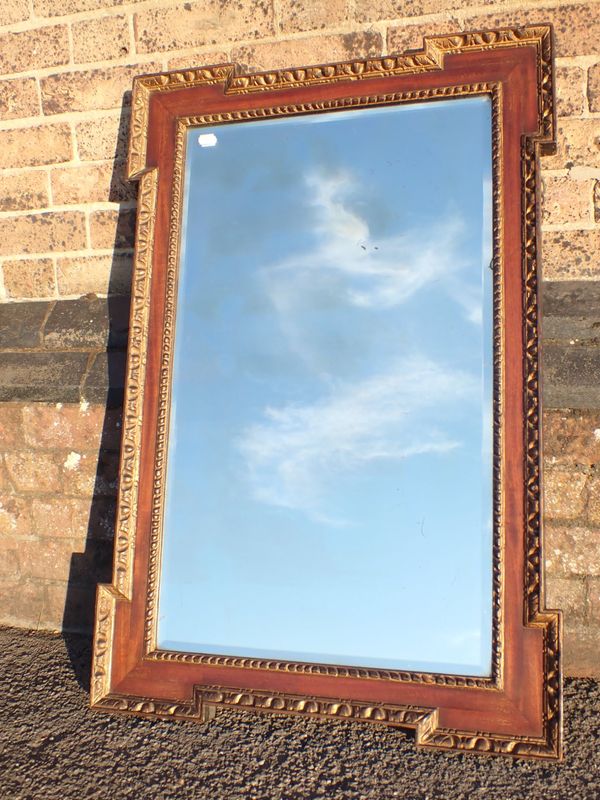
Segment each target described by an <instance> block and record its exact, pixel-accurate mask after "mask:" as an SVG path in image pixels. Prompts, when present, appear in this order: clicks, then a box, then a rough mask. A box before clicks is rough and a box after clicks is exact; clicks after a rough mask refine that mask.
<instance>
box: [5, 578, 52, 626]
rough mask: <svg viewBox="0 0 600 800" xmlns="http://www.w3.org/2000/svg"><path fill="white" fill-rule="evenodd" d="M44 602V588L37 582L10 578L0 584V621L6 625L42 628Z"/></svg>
mask: <svg viewBox="0 0 600 800" xmlns="http://www.w3.org/2000/svg"><path fill="white" fill-rule="evenodd" d="M45 602H46V587H45V585H44V584H43V583H40V582H39V581H29V580H25V579H20V578H12V579H8V580H3V581H2V582H1V583H0V619H2V621H3V622H4V623H6V624H9V625H16V626H18V627H20V628H33V629H38V628H40V627H42V618H43V614H44V606H45ZM44 627H45V626H44Z"/></svg>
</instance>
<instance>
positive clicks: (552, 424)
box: [542, 409, 600, 467]
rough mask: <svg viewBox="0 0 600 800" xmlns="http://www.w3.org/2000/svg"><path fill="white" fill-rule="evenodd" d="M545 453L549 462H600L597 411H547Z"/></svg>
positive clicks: (565, 463)
mask: <svg viewBox="0 0 600 800" xmlns="http://www.w3.org/2000/svg"><path fill="white" fill-rule="evenodd" d="M542 432H543V437H544V456H545V458H546V460H547V461H549V462H550V463H552V464H564V465H571V466H578V465H579V466H584V467H591V466H592V465H593V464H600V411H587V410H579V409H577V410H574V411H554V410H552V411H546V412H545V414H544V420H543V431H542Z"/></svg>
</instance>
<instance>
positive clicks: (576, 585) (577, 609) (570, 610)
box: [546, 575, 587, 618]
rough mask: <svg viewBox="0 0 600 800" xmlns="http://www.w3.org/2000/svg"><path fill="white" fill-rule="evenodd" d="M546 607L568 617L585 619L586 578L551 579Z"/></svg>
mask: <svg viewBox="0 0 600 800" xmlns="http://www.w3.org/2000/svg"><path fill="white" fill-rule="evenodd" d="M546 605H547V606H548V608H558V609H560V610H561V611H562V612H563V614H565V616H567V617H573V618H583V617H585V616H586V615H587V602H586V586H585V581H584V578H579V577H573V578H561V577H557V576H555V575H552V576H551V577H549V578H548V580H547V581H546Z"/></svg>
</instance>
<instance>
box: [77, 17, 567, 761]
mask: <svg viewBox="0 0 600 800" xmlns="http://www.w3.org/2000/svg"><path fill="white" fill-rule="evenodd" d="M515 46H535V48H536V59H537V66H538V103H539V110H538V123H539V129H538V134H537V135H536V136H532V137H525V138H524V141H523V158H522V163H523V167H524V175H523V185H522V192H523V200H524V210H525V211H524V218H523V234H524V239H523V241H524V242H525V243H526V246H525V248H524V273H525V280H524V290H525V325H526V395H527V397H526V453H527V459H526V460H527V464H526V467H527V495H526V497H527V500H526V503H527V514H526V519H527V531H526V535H527V559H526V571H525V575H524V587H525V593H526V598H527V603H526V606H525V610H524V617H525V623H526V625H528V626H531V627H540V628H542V629H543V631H544V651H543V658H544V680H545V686H544V693H543V694H544V704H545V707H544V714H543V717H544V718H543V728H544V732H543V736H542V737H541V738H535V739H532V738H531V737H507V736H500V735H497V734H486V733H477V734H475V733H474V732H468V731H467V732H464V731H459V730H450V729H444V728H439V727H438V725H437V712H436V710H435V709H433V710H432V709H431V708H427V709H425V708H421V707H417V706H389V705H385V704H382V705H378V706H373V705H372V704H359V703H356V702H343V701H340V702H338V703H333V702H332V701H331V699H328V698H321V699H319V698H308V697H307V696H304V695H303V696H302V697H294V696H292V695H287V694H281V693H273V692H268V693H267V692H248V691H247V690H244V689H239V690H236V689H234V688H231V687H225V688H223V687H212V686H211V687H206V686H205V687H203V688H196V690H195V693H194V699H193V701H192V702H191V703H177V702H175V703H173V702H168V701H159V700H152V699H149V698H142V697H128V696H119V695H111V680H110V666H111V654H112V638H113V631H114V617H115V609H116V603H117V601H118V600H130V599H131V597H132V564H133V551H134V545H135V513H136V499H137V487H138V482H139V436H140V431H141V421H142V415H141V397H142V395H143V382H144V375H145V355H146V351H145V348H146V340H145V335H146V334H147V322H148V317H147V315H148V309H149V297H150V272H151V263H152V247H153V235H154V227H153V226H154V216H155V213H154V212H155V202H156V190H157V169H156V168H153V169H149V170H147V169H146V164H145V158H146V147H147V124H148V111H149V100H150V96H151V94H152V93H153V92H155V91H158V92H162V91H169V90H177V89H181V88H185V87H186V86H197V85H202V84H211V83H212V84H216V83H221V84H224V91H225V93H240V94H245V93H248V92H256V91H269V90H272V89H277V88H282V87H284V86H289V85H290V84H291V85H294V86H300V85H301V86H306V85H311V84H313V83H330V82H334V81H341V80H355V81H359V80H360V81H362V80H364V79H366V78H369V77H384V76H391V75H400V74H414V73H417V72H423V71H430V70H440V69H443V61H444V56H445V55H446V54H458V53H460V52H465V51H469V50H486V49H491V48H494V47H515ZM552 83H553V64H552V31H551V27H550V26H549V25H538V26H529V27H527V28H517V29H503V30H499V31H488V32H475V33H460V34H456V35H450V36H439V37H437V36H436V37H429V38H427V39H425V46H424V49H423V50H422V51H419V52H412V53H407V54H405V55H403V56H393V57H389V58H381V59H366V60H357V61H352V62H342V63H340V64H333V65H324V66H317V67H307V68H301V69H293V70H278V71H275V72H268V73H257V74H255V75H242V74H238V73H237V71H236V68H235V66H234V65H231V64H227V65H218V66H215V67H206V68H201V69H195V70H184V71H175V72H169V73H161V74H159V75H150V76H141V77H138V78H136V79H135V83H134V98H133V111H132V121H131V143H130V154H129V164H128V171H129V176H130V178H134V179H140V196H139V200H138V221H137V232H136V252H135V258H134V274H133V279H132V280H133V283H132V286H133V291H132V309H131V331H132V332H131V334H130V343H129V354H128V365H127V381H126V387H127V388H126V398H125V408H124V424H123V447H122V454H121V477H120V485H119V503H118V514H117V525H116V536H115V539H116V542H115V566H114V578H113V584H112V585H102V586H100V587H99V591H98V597H97V611H96V626H95V643H94V657H93V667H92V669H93V672H92V693H91V704H92V706H93V707H95V708H102V709H105V710H113V711H124V712H132V713H141V714H152V715H155V716H169V717H184V718H194V719H198V718H202V719H204V718H206V716H207V714H208V711H207V709H211V708H214V707H216V706H225V707H232V706H237V707H243V708H253V709H257V710H264V711H271V712H276V713H296V714H298V713H302V714H306V713H308V714H311V715H315V716H325V717H331V716H337V717H352V718H355V719H362V720H367V721H372V722H382V723H386V724H391V725H399V726H401V727H409V728H416V731H417V743H418V744H420V745H423V746H430V747H437V748H442V749H466V750H475V751H478V752H479V751H485V752H488V753H494V754H496V753H497V754H503V753H506V754H510V755H525V756H533V757H540V758H557V757H560V752H561V743H560V742H561V719H562V714H561V702H562V701H561V692H560V678H561V676H560V657H559V656H560V613H559V612H555V611H550V610H545V609H543V604H542V576H541V566H540V565H541V557H540V554H541V534H540V486H539V458H540V449H539V408H538V404H539V398H538V353H537V328H538V319H537V218H536V210H535V209H536V191H537V190H536V160H537V156H538V155H539V154H540V153H541V152H548V151H550V150H551V149H552V147H553V145H554V140H553V136H554V107H553V93H552ZM357 88H358V87H357ZM433 677H435V676H433ZM208 715H209V716H210V714H208Z"/></svg>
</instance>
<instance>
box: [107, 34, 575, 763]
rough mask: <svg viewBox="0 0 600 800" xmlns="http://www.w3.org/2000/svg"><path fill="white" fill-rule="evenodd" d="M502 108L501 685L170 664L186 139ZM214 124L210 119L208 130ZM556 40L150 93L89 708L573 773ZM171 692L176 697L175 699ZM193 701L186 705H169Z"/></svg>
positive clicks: (139, 94)
mask: <svg viewBox="0 0 600 800" xmlns="http://www.w3.org/2000/svg"><path fill="white" fill-rule="evenodd" d="M476 94H479V95H480V94H488V95H489V96H491V98H492V127H493V147H492V151H493V172H494V189H493V194H494V210H493V214H494V287H493V294H494V307H495V310H494V378H495V379H494V442H495V444H494V475H495V481H494V484H495V489H494V492H495V493H494V518H495V525H494V529H495V532H496V534H495V540H494V565H493V569H494V575H493V584H494V621H493V660H492V664H493V667H492V675H491V677H490V678H476V677H469V676H456V675H440V674H430V673H419V672H407V671H402V670H396V671H393V670H381V669H377V670H376V669H370V668H362V667H361V668H353V667H335V666H328V665H322V664H307V663H299V662H285V661H272V660H270V661H267V660H264V659H263V660H260V659H251V658H245V657H232V656H215V655H200V654H192V653H175V652H171V651H166V650H159V649H158V648H157V647H156V605H157V592H158V577H159V563H160V548H161V540H162V517H163V500H164V489H165V480H164V478H165V463H166V461H165V459H166V447H167V443H168V435H169V432H168V416H169V414H168V412H169V404H170V382H171V371H172V359H171V354H172V351H173V335H174V320H175V312H176V285H177V269H178V252H179V238H180V237H179V231H180V215H181V199H182V186H183V177H182V176H183V163H184V154H183V142H184V134H185V131H186V129H187V128H188V127H189V126H190V125H193V126H201V125H204V124H211V125H214V124H219V123H227V122H231V121H237V120H251V119H257V118H264V117H266V116H275V115H286V114H305V113H318V112H320V111H329V110H334V109H338V108H353V107H365V106H369V105H383V104H386V103H403V102H414V101H418V100H427V99H431V98H435V97H456V96H465V95H466V96H468V95H476ZM199 112H202V113H199ZM554 128H555V115H554V102H553V63H552V30H551V27H550V26H548V25H538V26H530V27H527V28H517V29H503V30H497V31H487V32H475V33H460V34H456V35H450V36H434V37H428V38H426V39H425V41H424V48H423V49H422V50H420V51H412V52H409V53H406V54H404V55H400V56H390V57H384V58H370V59H362V60H356V61H351V62H343V63H337V64H328V65H323V66H314V67H306V68H293V69H288V70H277V71H272V72H264V73H255V74H242V73H240V72H239V70H238V69H237V68H236V66H235V65H232V64H224V65H217V66H210V67H204V68H198V69H190V70H183V71H182V70H179V71H175V72H167V73H161V74H157V75H144V76H140V77H138V78H136V79H135V82H134V91H133V101H132V118H131V138H130V150H129V161H128V167H127V170H128V177H129V178H130V179H132V180H139V183H140V188H139V199H138V218H137V230H136V248H135V257H134V271H133V278H132V306H131V320H130V334H129V351H128V360H127V379H126V391H125V402H124V414H123V442H122V453H121V464H120V479H119V500H118V508H117V519H116V529H115V556H114V573H113V582H112V584H111V585H101V586H99V588H98V595H97V606H96V622H95V631H94V653H93V664H92V680H91V705H92V707H93V708H95V709H98V710H104V711H113V712H124V713H134V714H141V715H151V716H156V717H168V718H178V719H195V720H206V719H209V718H210V717H211V716H212V715H213V713H214V711H215V709H216V708H218V707H232V708H242V709H244V710H257V711H266V712H272V713H288V714H289V713H291V714H301V715H309V716H318V717H325V718H332V717H333V718H349V719H356V720H362V721H369V722H375V723H379V724H388V725H394V726H398V727H402V728H407V729H414V730H415V732H416V741H417V744H418V745H419V746H422V747H430V748H437V749H442V750H471V751H476V752H485V753H488V754H508V755H513V756H528V757H537V758H546V759H556V758H560V757H561V738H562V737H561V726H562V700H561V669H560V636H561V633H560V631H561V623H560V613H559V612H557V611H552V610H547V609H545V606H544V596H543V581H542V563H543V562H542V558H541V547H542V542H541V526H540V432H539V419H540V414H539V366H538V335H539V334H538V299H537V281H538V277H537V275H538V263H537V262H538V238H539V237H538V224H537V212H536V201H537V194H538V187H537V165H538V159H539V156H540V155H541V154H542V153H545V152H551V151H552V148H553V145H554ZM167 685H169V687H171V688H169V689H167V688H166V687H167ZM175 686H176V687H177V689H176V691H175V694H173V692H174V689H173V687H175Z"/></svg>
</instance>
